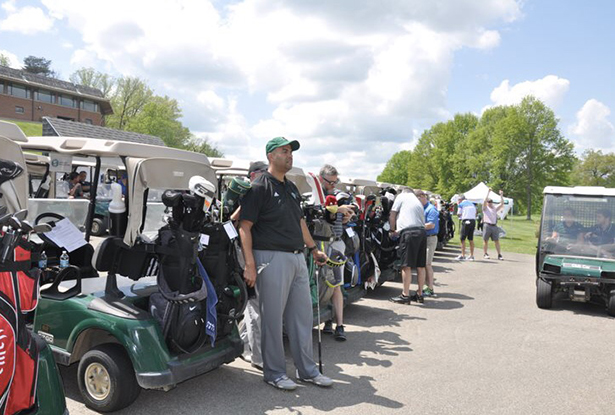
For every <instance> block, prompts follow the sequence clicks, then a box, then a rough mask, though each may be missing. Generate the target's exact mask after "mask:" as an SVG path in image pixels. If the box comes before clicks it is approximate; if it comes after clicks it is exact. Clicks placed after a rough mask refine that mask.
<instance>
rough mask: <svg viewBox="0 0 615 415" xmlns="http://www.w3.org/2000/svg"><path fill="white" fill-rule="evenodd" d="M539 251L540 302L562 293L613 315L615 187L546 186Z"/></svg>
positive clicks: (545, 304) (544, 303)
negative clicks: (598, 304)
mask: <svg viewBox="0 0 615 415" xmlns="http://www.w3.org/2000/svg"><path fill="white" fill-rule="evenodd" d="M543 193H544V206H543V211H542V219H541V225H540V235H539V238H538V251H537V253H536V277H537V278H536V304H537V305H538V307H539V308H543V309H548V308H551V306H552V302H553V298H554V296H555V295H556V294H557V293H561V294H563V295H564V296H566V297H567V298H569V299H570V300H572V301H580V302H589V301H599V302H601V303H603V304H606V308H607V312H608V314H609V315H611V316H615V227H614V226H613V225H612V223H611V219H612V216H613V215H614V214H615V189H606V188H604V187H546V188H545V189H544V192H543Z"/></svg>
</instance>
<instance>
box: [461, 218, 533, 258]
mask: <svg viewBox="0 0 615 415" xmlns="http://www.w3.org/2000/svg"><path fill="white" fill-rule="evenodd" d="M498 225H499V226H500V227H502V228H504V230H505V231H506V237H505V238H501V239H500V244H501V246H502V251H503V252H515V253H518V254H531V255H534V254H536V245H537V243H538V238H537V236H536V231H537V230H538V227H539V226H540V215H532V220H530V221H528V220H526V219H525V215H523V216H509V217H508V218H507V219H505V220H503V221H499V222H498ZM455 226H456V227H457V230H456V231H455V239H454V240H452V241H450V242H449V244H451V245H454V246H459V245H460V244H459V231H458V229H459V224H458V223H457V222H455ZM474 241H475V242H476V249H477V251H475V256H476V252H478V253H481V252H482V250H483V239H482V237H480V236H475V237H474ZM489 248H490V251H492V252H493V251H495V247H494V246H493V242H491V241H489ZM480 256H481V257H482V253H481V254H480Z"/></svg>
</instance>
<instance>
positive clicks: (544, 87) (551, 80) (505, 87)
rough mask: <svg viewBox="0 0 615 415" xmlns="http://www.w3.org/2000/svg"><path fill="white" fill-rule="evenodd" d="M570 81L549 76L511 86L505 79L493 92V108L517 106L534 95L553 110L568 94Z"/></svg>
mask: <svg viewBox="0 0 615 415" xmlns="http://www.w3.org/2000/svg"><path fill="white" fill-rule="evenodd" d="M569 87H570V81H569V80H567V79H564V78H560V77H558V76H556V75H547V76H545V77H544V78H542V79H537V80H535V81H525V82H519V83H518V84H515V85H513V86H510V81H509V80H508V79H505V80H504V81H502V83H501V84H500V85H499V86H498V87H496V88H495V89H494V90H493V91H492V92H491V101H492V102H493V106H498V105H515V104H518V103H520V102H521V101H522V100H523V98H525V97H526V96H528V95H533V96H534V97H536V98H538V99H539V100H541V101H542V102H544V103H545V104H546V105H548V106H549V107H551V108H555V107H557V106H558V105H559V104H560V103H561V102H562V100H563V98H564V95H565V94H566V92H568V88H569Z"/></svg>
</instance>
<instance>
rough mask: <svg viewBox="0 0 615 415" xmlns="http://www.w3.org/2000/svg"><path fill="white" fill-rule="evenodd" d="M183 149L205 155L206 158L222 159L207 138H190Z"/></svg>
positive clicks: (221, 154)
mask: <svg viewBox="0 0 615 415" xmlns="http://www.w3.org/2000/svg"><path fill="white" fill-rule="evenodd" d="M185 149H186V150H188V151H194V152H195V153H202V154H205V155H206V156H207V157H224V154H223V153H222V152H221V151H220V150H218V149H217V148H216V147H215V146H214V145H213V144H211V143H210V142H209V140H208V139H207V138H203V139H199V138H197V137H195V136H192V137H191V138H190V141H189V142H188V144H187V145H186V146H185Z"/></svg>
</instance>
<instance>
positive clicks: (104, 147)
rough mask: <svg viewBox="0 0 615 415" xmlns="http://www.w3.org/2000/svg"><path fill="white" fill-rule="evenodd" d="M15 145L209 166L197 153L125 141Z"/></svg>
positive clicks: (40, 140) (51, 140)
mask: <svg viewBox="0 0 615 415" xmlns="http://www.w3.org/2000/svg"><path fill="white" fill-rule="evenodd" d="M19 144H20V145H21V147H22V148H23V149H33V150H34V149H35V150H43V151H55V152H58V153H63V154H87V155H92V156H104V157H113V156H126V157H139V158H154V157H161V158H174V159H177V160H192V161H195V162H197V163H202V164H206V165H208V166H209V159H208V158H207V156H206V155H204V154H201V153H194V152H192V151H186V150H180V149H177V148H172V147H161V146H155V145H151V144H141V143H129V142H126V141H114V140H101V139H99V138H85V137H27V138H26V140H25V141H24V142H20V143H19Z"/></svg>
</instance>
